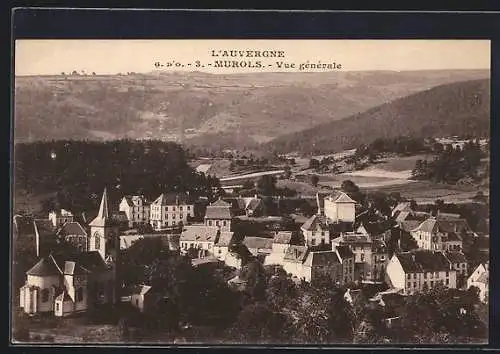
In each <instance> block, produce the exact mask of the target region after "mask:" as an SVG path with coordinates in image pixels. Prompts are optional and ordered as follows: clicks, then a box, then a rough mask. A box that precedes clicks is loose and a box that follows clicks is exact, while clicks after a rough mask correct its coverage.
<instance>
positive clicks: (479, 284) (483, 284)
mask: <svg viewBox="0 0 500 354" xmlns="http://www.w3.org/2000/svg"><path fill="white" fill-rule="evenodd" d="M466 286H467V289H470V288H471V287H473V286H474V287H476V288H478V289H479V299H480V300H481V301H482V302H485V303H487V302H488V293H489V267H488V265H487V264H479V265H478V266H477V267H476V269H474V271H473V272H472V273H471V275H470V276H469V278H467V285H466Z"/></svg>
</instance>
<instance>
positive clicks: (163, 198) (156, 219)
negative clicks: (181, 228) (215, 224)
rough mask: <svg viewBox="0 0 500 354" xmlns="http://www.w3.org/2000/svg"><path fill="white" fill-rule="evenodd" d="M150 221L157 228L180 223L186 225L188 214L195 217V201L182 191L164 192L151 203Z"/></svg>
mask: <svg viewBox="0 0 500 354" xmlns="http://www.w3.org/2000/svg"><path fill="white" fill-rule="evenodd" d="M150 208H151V211H150V218H149V222H150V224H151V226H152V227H153V228H154V229H155V230H161V229H166V228H168V227H172V226H177V225H179V224H182V225H186V224H187V222H188V216H189V217H194V202H192V201H191V200H190V197H189V195H187V194H182V193H162V194H160V196H159V197H158V198H156V199H155V201H154V202H152V203H151V206H150Z"/></svg>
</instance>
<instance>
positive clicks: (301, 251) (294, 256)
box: [281, 245, 311, 281]
mask: <svg viewBox="0 0 500 354" xmlns="http://www.w3.org/2000/svg"><path fill="white" fill-rule="evenodd" d="M307 253H308V249H307V246H298V245H291V246H290V247H288V249H287V250H286V253H285V256H284V257H283V263H282V264H281V265H282V266H283V269H284V270H285V272H287V273H288V274H291V275H292V276H294V277H296V278H298V279H303V280H306V279H309V281H310V277H311V274H310V272H309V273H308V272H307V270H305V269H304V267H303V265H302V264H303V262H304V261H305V259H306V256H307Z"/></svg>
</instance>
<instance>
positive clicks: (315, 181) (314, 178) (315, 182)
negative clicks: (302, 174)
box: [311, 175, 319, 187]
mask: <svg viewBox="0 0 500 354" xmlns="http://www.w3.org/2000/svg"><path fill="white" fill-rule="evenodd" d="M318 182H319V177H318V176H317V175H312V176H311V184H312V185H313V186H314V187H317V186H318Z"/></svg>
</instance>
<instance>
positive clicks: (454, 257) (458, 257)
mask: <svg viewBox="0 0 500 354" xmlns="http://www.w3.org/2000/svg"><path fill="white" fill-rule="evenodd" d="M445 255H446V257H447V258H448V260H449V261H450V262H451V263H467V258H465V255H464V254H463V253H462V252H456V251H450V252H446V254H445Z"/></svg>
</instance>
